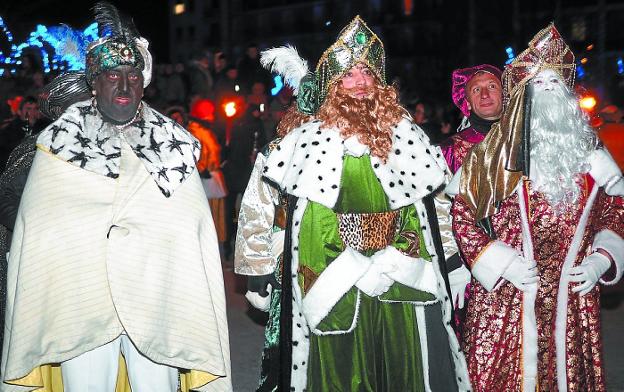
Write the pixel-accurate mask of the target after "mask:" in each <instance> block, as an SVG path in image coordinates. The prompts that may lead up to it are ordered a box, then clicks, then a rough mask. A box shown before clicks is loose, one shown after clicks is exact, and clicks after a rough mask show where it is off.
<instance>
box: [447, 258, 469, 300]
mask: <svg viewBox="0 0 624 392" xmlns="http://www.w3.org/2000/svg"><path fill="white" fill-rule="evenodd" d="M448 278H449V285H450V286H451V300H452V301H453V305H455V303H457V307H458V308H459V309H461V308H463V307H464V297H465V293H466V286H468V284H469V283H470V271H468V268H466V267H465V266H464V265H462V266H461V267H459V268H456V269H454V270H453V271H451V272H449V274H448Z"/></svg>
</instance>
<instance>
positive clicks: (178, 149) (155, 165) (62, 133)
mask: <svg viewBox="0 0 624 392" xmlns="http://www.w3.org/2000/svg"><path fill="white" fill-rule="evenodd" d="M139 111H140V113H139V115H138V116H137V118H136V119H135V120H134V121H132V122H131V123H130V124H129V125H127V126H125V127H123V128H122V129H118V128H117V127H115V126H114V125H113V124H111V123H109V122H106V121H104V119H103V118H102V115H101V114H100V113H99V111H98V110H97V108H96V107H95V106H94V105H93V102H92V101H91V100H87V101H83V102H78V103H75V104H73V105H72V106H70V107H69V108H68V109H67V110H66V111H65V113H63V114H62V115H61V116H60V117H59V118H58V119H57V120H56V121H54V122H53V123H52V124H50V125H49V126H48V127H47V128H46V129H45V130H43V131H42V132H41V134H40V135H39V138H38V139H37V147H38V148H40V149H42V150H44V151H48V152H50V153H51V154H54V155H56V156H57V157H59V158H60V159H62V160H64V161H66V162H68V163H71V164H72V165H75V166H78V167H80V168H82V169H85V170H88V171H91V172H94V173H98V174H101V175H103V176H107V177H111V178H117V177H118V176H119V163H120V161H121V139H122V138H123V139H124V140H125V141H126V142H127V143H128V144H129V145H130V147H131V148H132V151H134V153H135V155H136V156H137V157H138V158H139V159H140V160H141V162H142V163H143V165H144V166H145V169H147V171H148V172H149V173H150V175H151V176H152V178H153V179H154V181H155V182H156V184H157V185H158V187H159V188H160V190H161V191H162V193H163V194H164V195H165V196H166V197H169V196H171V194H172V193H173V192H174V191H175V189H176V188H177V187H178V186H180V185H181V184H182V183H183V182H184V180H185V179H187V178H188V177H189V176H190V175H191V173H193V170H195V163H196V162H197V159H199V153H200V151H201V148H200V144H199V142H198V141H197V139H195V138H194V137H193V136H192V135H191V134H190V133H188V132H187V131H186V130H185V129H184V128H182V127H181V126H180V125H178V124H177V123H176V122H175V121H173V120H171V119H170V118H168V117H165V116H163V115H161V114H159V113H158V112H156V111H155V110H154V109H152V108H151V107H149V106H148V105H147V104H146V103H145V102H142V103H141V107H140V109H139Z"/></svg>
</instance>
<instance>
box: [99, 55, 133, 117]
mask: <svg viewBox="0 0 624 392" xmlns="http://www.w3.org/2000/svg"><path fill="white" fill-rule="evenodd" d="M93 87H94V90H95V100H96V102H97V105H98V108H99V109H100V112H101V114H102V117H104V118H105V119H106V120H108V121H109V122H112V123H113V124H116V125H118V124H123V123H126V122H128V121H130V120H132V119H133V118H134V117H135V115H136V114H137V110H138V108H139V105H140V104H141V98H142V97H143V75H142V74H141V71H140V70H139V69H137V68H135V67H133V66H131V65H119V66H117V67H115V68H113V69H109V70H106V71H104V72H102V73H101V74H99V75H98V76H97V77H96V78H95V80H94V82H93Z"/></svg>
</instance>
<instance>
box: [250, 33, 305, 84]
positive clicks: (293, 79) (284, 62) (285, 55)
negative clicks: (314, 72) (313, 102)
mask: <svg viewBox="0 0 624 392" xmlns="http://www.w3.org/2000/svg"><path fill="white" fill-rule="evenodd" d="M260 64H262V66H263V67H264V68H266V69H268V70H269V71H271V72H274V73H277V74H280V75H281V76H283V77H284V82H285V83H286V84H287V85H288V86H290V87H292V88H293V90H294V94H295V95H297V93H298V89H299V83H300V82H301V79H303V77H304V76H306V74H307V73H308V72H309V69H308V62H307V61H305V60H304V59H303V58H302V57H301V56H299V53H298V52H297V49H295V48H294V47H293V46H291V45H286V46H280V47H277V48H271V49H267V50H264V51H262V53H260Z"/></svg>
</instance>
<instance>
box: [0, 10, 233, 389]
mask: <svg viewBox="0 0 624 392" xmlns="http://www.w3.org/2000/svg"><path fill="white" fill-rule="evenodd" d="M95 14H96V15H95V19H96V21H97V23H98V29H99V36H100V37H102V38H100V39H98V40H97V41H95V42H93V43H91V44H90V45H89V47H88V52H87V56H86V69H85V72H84V74H82V75H81V76H79V78H80V82H81V83H80V85H81V86H83V87H85V88H86V86H87V85H88V86H89V87H88V91H89V90H90V91H91V93H92V94H93V97H92V98H91V99H87V100H82V101H78V102H76V100H71V99H69V95H71V96H73V95H74V93H78V92H80V91H84V90H85V89H84V88H83V89H82V90H80V91H78V89H77V88H76V87H77V86H78V83H76V84H75V85H74V86H72V87H74V88H70V87H69V86H68V88H67V89H66V90H67V92H66V93H63V94H66V95H68V96H67V97H65V96H64V98H65V99H64V101H71V102H76V103H74V104H73V105H71V106H69V107H68V108H66V110H65V111H64V112H63V113H62V114H60V116H59V117H58V119H57V120H56V121H55V122H54V123H52V124H51V125H50V126H49V127H48V128H46V129H45V130H43V131H42V132H41V134H40V136H39V137H38V138H37V143H36V146H37V151H36V152H35V154H34V159H33V163H32V166H31V169H30V172H29V174H28V180H27V181H26V186H25V188H24V191H23V194H22V198H21V202H20V207H19V211H18V212H17V217H16V219H15V222H16V223H15V226H14V231H13V233H14V234H13V238H14V241H13V242H12V244H11V250H10V255H9V260H8V265H9V269H10V272H9V273H8V274H7V275H8V276H7V304H8V305H7V307H6V309H7V311H6V315H5V318H4V319H5V323H6V325H7V328H8V329H5V331H6V330H11V331H12V332H9V333H7V334H6V339H5V340H4V342H5V343H6V344H5V347H4V352H3V361H2V369H0V374H2V377H3V379H2V380H0V383H2V385H3V388H2V391H6V392H18V391H22V390H25V389H32V387H40V386H42V387H43V390H46V391H51V390H56V388H57V387H56V386H57V385H58V383H59V382H60V380H61V379H62V383H63V390H64V391H65V392H77V391H84V390H86V389H85V388H87V389H88V390H89V391H91V392H110V391H114V390H115V385H116V384H117V379H118V370H119V358H120V355H121V354H123V358H124V359H125V362H126V369H127V371H126V372H125V374H124V373H120V374H119V379H120V380H121V382H120V385H119V387H122V388H123V390H130V389H132V391H133V392H152V391H162V392H176V391H179V390H180V389H181V390H182V391H183V392H188V391H189V390H199V391H225V392H227V391H231V390H232V385H231V380H230V374H231V373H230V358H229V343H228V340H229V339H228V332H227V331H228V328H227V321H226V314H225V292H224V289H223V275H222V272H221V260H220V257H219V250H218V243H217V235H216V232H215V228H214V223H213V220H212V216H211V213H210V207H209V205H208V201H207V199H206V196H205V193H204V190H203V187H202V183H201V181H200V177H199V174H198V170H197V169H196V162H197V159H198V158H199V153H200V145H199V142H198V141H197V140H196V139H195V138H194V137H193V136H192V135H191V134H189V133H188V132H187V131H186V130H185V129H184V128H182V127H181V126H180V125H179V124H177V123H176V122H175V121H173V120H171V119H170V118H167V117H164V116H163V115H161V114H160V113H158V112H157V111H155V110H154V109H152V108H151V107H150V106H149V105H148V104H146V103H144V102H142V101H141V98H142V96H143V89H144V87H145V86H147V85H148V84H149V82H150V78H151V63H152V58H151V55H150V53H149V51H148V50H147V47H148V43H147V41H146V40H145V39H144V38H141V37H140V36H139V35H138V33H137V32H136V29H135V28H134V25H133V24H132V22H131V21H129V20H128V19H125V18H124V17H123V16H122V15H120V14H119V13H118V11H117V9H116V8H115V7H114V6H112V5H110V4H108V3H98V4H96V6H95ZM64 91H65V90H64ZM83 99H84V98H83ZM51 104H52V102H51ZM37 266H45V267H44V268H38V267H37ZM41 279H45V281H46V282H50V283H49V284H45V285H41V284H40V283H39V282H41V281H42V280H41ZM18 281H19V284H18ZM50 304H54V306H50ZM189 309H192V310H189ZM8 342H10V344H9V343H8ZM15 342H19V343H15ZM42 374H50V378H45V377H43V376H41V375H42ZM50 380H51V381H50ZM50 382H51V383H52V385H50ZM178 385H180V389H178ZM118 390H119V389H118Z"/></svg>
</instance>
